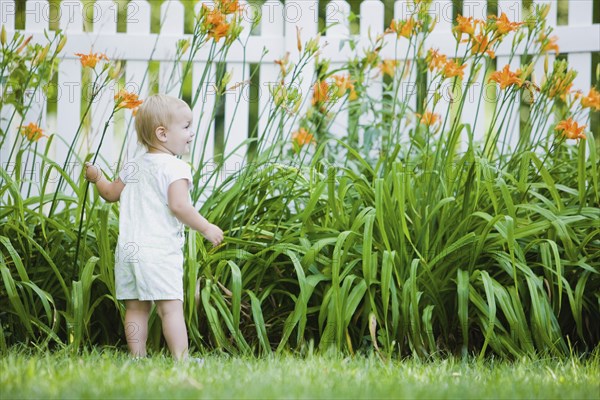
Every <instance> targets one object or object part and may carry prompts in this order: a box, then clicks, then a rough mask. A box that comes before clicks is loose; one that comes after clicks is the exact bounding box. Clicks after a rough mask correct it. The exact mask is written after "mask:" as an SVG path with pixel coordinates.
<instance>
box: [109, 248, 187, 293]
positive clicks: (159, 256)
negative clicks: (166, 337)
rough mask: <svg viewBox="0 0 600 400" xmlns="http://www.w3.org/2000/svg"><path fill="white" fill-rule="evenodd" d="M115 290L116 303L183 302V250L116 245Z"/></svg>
mask: <svg viewBox="0 0 600 400" xmlns="http://www.w3.org/2000/svg"><path fill="white" fill-rule="evenodd" d="M115 286H116V291H117V299H118V300H142V301H144V300H181V301H183V252H182V249H180V248H179V249H164V248H156V247H143V246H138V245H136V244H133V243H126V244H124V245H122V246H121V245H117V251H116V254H115Z"/></svg>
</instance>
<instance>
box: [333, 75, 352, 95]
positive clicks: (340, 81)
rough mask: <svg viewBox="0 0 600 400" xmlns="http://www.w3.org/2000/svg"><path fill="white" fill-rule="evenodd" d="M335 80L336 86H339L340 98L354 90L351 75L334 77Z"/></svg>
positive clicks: (338, 93)
mask: <svg viewBox="0 0 600 400" xmlns="http://www.w3.org/2000/svg"><path fill="white" fill-rule="evenodd" d="M333 79H334V80H335V86H337V93H336V94H337V95H338V97H341V96H343V95H344V94H345V93H346V92H347V91H348V90H350V91H353V90H354V84H352V80H351V79H350V74H347V75H334V76H333Z"/></svg>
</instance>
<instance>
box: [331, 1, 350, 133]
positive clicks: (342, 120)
mask: <svg viewBox="0 0 600 400" xmlns="http://www.w3.org/2000/svg"><path fill="white" fill-rule="evenodd" d="M349 17H350V4H348V2H346V1H345V0H333V1H331V2H329V4H327V8H326V24H327V27H328V28H327V41H328V42H331V45H332V46H334V47H335V48H337V49H339V51H341V50H342V47H345V46H347V44H346V43H345V42H344V41H345V40H348V39H349V35H350V26H349V22H348V18H349ZM343 65H344V63H341V62H332V63H331V67H330V68H331V70H338V69H340V68H342V67H343ZM345 73H346V72H345V71H340V72H338V73H337V75H343V74H345ZM331 113H332V115H334V118H333V121H331V125H330V127H329V131H330V132H331V134H332V135H333V136H334V137H337V138H342V137H344V136H346V135H348V101H347V98H345V97H342V98H340V99H339V100H338V101H337V103H336V104H334V105H333V106H332V107H331Z"/></svg>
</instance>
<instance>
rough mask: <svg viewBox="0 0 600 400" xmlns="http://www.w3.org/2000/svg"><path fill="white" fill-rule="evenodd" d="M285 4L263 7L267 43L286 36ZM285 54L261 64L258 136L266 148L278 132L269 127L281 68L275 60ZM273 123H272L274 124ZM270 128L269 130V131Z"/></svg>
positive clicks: (270, 1) (276, 0) (272, 2)
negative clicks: (284, 24)
mask: <svg viewBox="0 0 600 400" xmlns="http://www.w3.org/2000/svg"><path fill="white" fill-rule="evenodd" d="M283 12H284V8H283V4H282V3H281V2H280V1H279V0H268V1H266V2H265V3H264V4H263V5H262V18H261V26H260V29H261V36H262V37H264V38H265V41H275V40H279V38H281V37H282V36H283V34H284V32H283V29H284V26H283V21H284V18H283ZM284 56H285V54H267V56H266V57H265V62H263V63H261V64H260V69H259V75H260V85H259V92H258V95H259V99H258V116H259V117H258V135H262V136H263V140H264V141H265V147H269V146H271V145H272V144H274V142H275V140H276V136H277V132H276V131H277V130H276V129H275V127H274V126H273V125H271V126H269V118H273V117H274V115H273V116H272V115H271V111H272V109H273V106H274V104H273V100H272V97H271V93H270V88H271V87H273V86H275V85H278V84H279V83H278V81H277V77H278V75H279V73H280V68H279V66H278V65H277V64H275V62H274V61H275V59H281V58H284ZM272 123H273V122H271V124H272ZM267 128H269V130H267Z"/></svg>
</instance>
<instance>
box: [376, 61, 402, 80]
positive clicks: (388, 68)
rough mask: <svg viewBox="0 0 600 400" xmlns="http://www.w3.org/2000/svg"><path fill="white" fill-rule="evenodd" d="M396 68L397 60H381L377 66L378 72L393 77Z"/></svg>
mask: <svg viewBox="0 0 600 400" xmlns="http://www.w3.org/2000/svg"><path fill="white" fill-rule="evenodd" d="M397 66H398V60H383V61H382V62H381V64H379V70H380V72H381V73H382V74H383V75H388V76H390V77H392V78H393V77H394V75H396V67H397Z"/></svg>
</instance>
